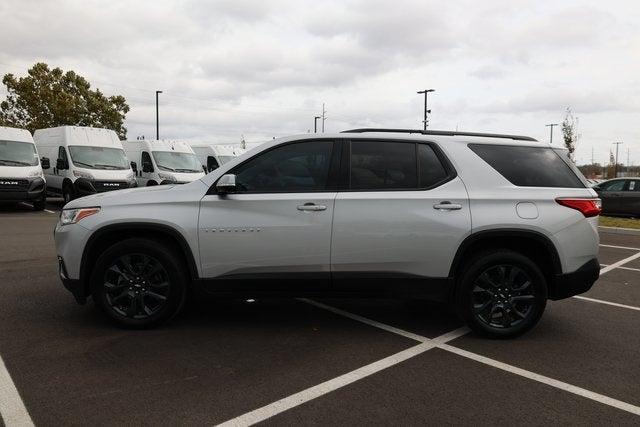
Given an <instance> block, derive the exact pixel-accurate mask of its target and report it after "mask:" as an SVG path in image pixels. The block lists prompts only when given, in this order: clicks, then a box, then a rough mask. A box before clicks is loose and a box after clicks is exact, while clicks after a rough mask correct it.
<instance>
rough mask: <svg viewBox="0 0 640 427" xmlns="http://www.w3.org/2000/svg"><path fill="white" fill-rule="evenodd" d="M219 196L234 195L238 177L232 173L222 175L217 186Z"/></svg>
mask: <svg viewBox="0 0 640 427" xmlns="http://www.w3.org/2000/svg"><path fill="white" fill-rule="evenodd" d="M216 190H217V191H218V194H228V193H233V192H234V191H235V190H236V176H235V175H234V174H232V173H228V174H225V175H222V176H221V177H220V179H219V180H218V182H217V184H216Z"/></svg>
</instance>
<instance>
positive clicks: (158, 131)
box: [156, 90, 162, 139]
mask: <svg viewBox="0 0 640 427" xmlns="http://www.w3.org/2000/svg"><path fill="white" fill-rule="evenodd" d="M161 93H162V91H161V90H157V91H156V139H160V115H159V114H158V95H159V94H161Z"/></svg>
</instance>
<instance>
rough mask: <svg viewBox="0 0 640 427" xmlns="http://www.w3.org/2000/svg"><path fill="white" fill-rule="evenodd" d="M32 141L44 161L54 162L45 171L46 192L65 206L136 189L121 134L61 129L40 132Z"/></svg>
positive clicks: (63, 127)
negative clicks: (117, 191)
mask: <svg viewBox="0 0 640 427" xmlns="http://www.w3.org/2000/svg"><path fill="white" fill-rule="evenodd" d="M33 139H34V140H35V143H36V147H38V152H39V153H40V155H41V156H42V157H43V160H44V159H46V160H49V161H52V162H53V167H52V168H49V169H47V170H46V172H45V177H46V180H47V192H48V193H49V194H51V195H54V196H62V197H63V198H64V200H65V203H68V202H69V201H71V200H73V199H75V198H77V197H82V196H87V195H89V194H95V193H103V192H106V191H113V190H121V189H124V188H130V187H135V186H136V180H135V177H134V174H133V171H132V170H131V166H130V165H129V161H128V160H127V157H126V156H125V154H124V150H123V149H122V144H121V143H120V140H119V139H118V135H117V134H116V133H115V132H114V131H112V130H110V129H100V128H92V127H82V126H60V127H56V128H49V129H38V130H36V131H35V132H34V134H33Z"/></svg>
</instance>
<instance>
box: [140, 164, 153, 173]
mask: <svg viewBox="0 0 640 427" xmlns="http://www.w3.org/2000/svg"><path fill="white" fill-rule="evenodd" d="M142 172H144V173H151V172H153V165H152V164H151V163H149V162H144V163H142Z"/></svg>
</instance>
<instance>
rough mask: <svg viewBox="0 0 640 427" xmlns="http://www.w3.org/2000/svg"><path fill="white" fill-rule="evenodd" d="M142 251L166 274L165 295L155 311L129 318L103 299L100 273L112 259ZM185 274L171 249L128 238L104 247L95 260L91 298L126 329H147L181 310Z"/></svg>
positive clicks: (144, 240) (185, 279)
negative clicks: (148, 314)
mask: <svg viewBox="0 0 640 427" xmlns="http://www.w3.org/2000/svg"><path fill="white" fill-rule="evenodd" d="M133 253H137V254H145V255H149V256H151V257H153V258H155V259H156V260H158V261H159V262H160V263H161V264H162V266H163V267H164V269H165V271H166V272H167V275H168V277H169V283H170V285H169V286H170V287H169V296H168V300H167V302H166V304H165V305H164V307H162V308H161V309H160V310H159V311H158V312H157V313H154V314H152V315H151V316H149V317H146V318H144V319H131V318H128V317H125V316H122V315H121V314H119V313H117V312H116V311H114V310H113V309H112V308H111V307H110V305H109V303H108V302H107V299H106V292H105V289H104V275H105V272H106V270H107V269H108V268H109V267H111V266H112V265H113V261H115V260H116V259H117V258H119V257H121V256H123V255H126V254H133ZM187 278H188V276H187V273H186V271H185V268H184V266H183V265H182V263H181V262H180V258H179V256H178V255H177V254H175V252H174V251H172V250H170V249H169V248H167V247H166V246H165V245H163V244H162V243H160V242H155V241H152V240H147V239H129V240H125V241H123V242H120V243H117V244H115V245H113V246H111V247H110V248H109V249H107V250H106V251H105V252H104V253H103V254H102V255H101V256H100V257H99V258H98V260H97V262H96V264H95V266H94V269H93V272H92V274H91V294H92V297H93V301H94V302H95V304H96V305H97V306H98V307H99V308H100V310H101V311H102V312H103V313H105V314H106V315H107V316H108V317H109V318H110V319H111V320H113V321H114V322H115V323H116V324H118V325H119V326H122V327H126V328H149V327H154V326H157V325H160V324H162V323H164V322H166V321H168V320H170V319H171V318H173V317H174V316H175V315H177V314H178V312H179V311H180V310H181V309H182V307H183V305H184V302H185V299H186V295H187V292H186V291H187Z"/></svg>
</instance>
